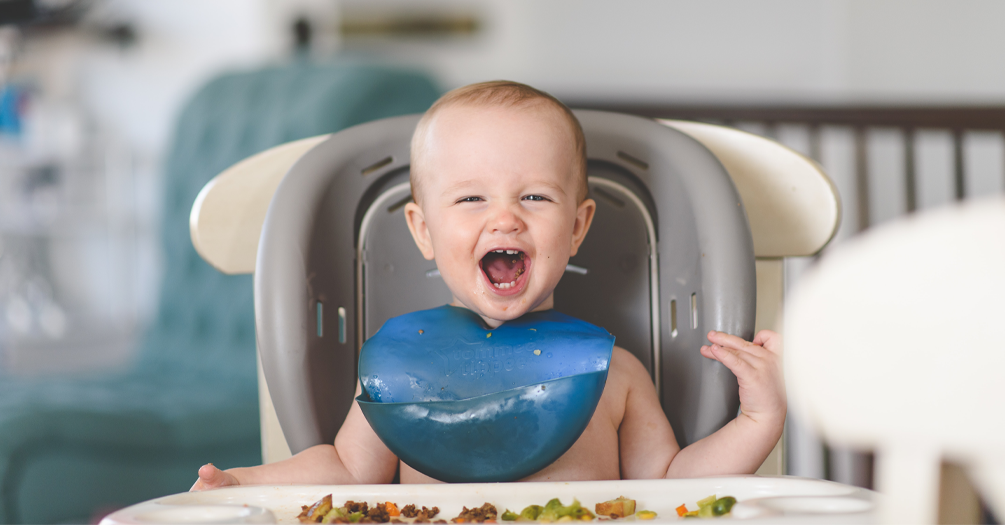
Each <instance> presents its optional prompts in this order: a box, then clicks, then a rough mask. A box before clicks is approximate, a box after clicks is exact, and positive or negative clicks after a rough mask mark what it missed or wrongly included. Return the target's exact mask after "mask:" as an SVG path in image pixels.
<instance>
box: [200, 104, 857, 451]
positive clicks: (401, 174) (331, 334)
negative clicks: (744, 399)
mask: <svg viewBox="0 0 1005 525" xmlns="http://www.w3.org/2000/svg"><path fill="white" fill-rule="evenodd" d="M576 114H577V116H578V117H579V119H580V121H581V123H582V124H583V127H584V131H585V133H586V137H587V150H588V155H589V158H590V164H589V176H590V193H591V197H592V198H594V199H595V200H596V201H597V204H598V211H597V217H596V220H595V221H594V226H593V227H592V229H591V232H590V234H589V235H588V236H587V241H586V242H584V245H583V247H582V248H581V252H580V253H579V254H578V255H577V256H576V257H574V258H573V259H572V260H571V261H570V266H569V268H568V270H567V272H566V276H565V278H563V280H562V282H561V283H560V285H559V288H558V289H557V290H556V307H557V308H558V309H559V310H561V311H563V312H565V313H568V314H570V315H574V316H577V317H580V318H582V319H585V320H587V321H590V322H593V323H595V324H598V325H600V326H603V327H605V328H607V329H608V330H610V331H611V332H612V333H613V334H614V335H615V336H617V338H618V341H617V344H619V345H620V346H623V347H625V348H626V349H628V350H629V351H632V352H633V353H634V354H635V355H636V356H637V357H638V358H639V359H640V361H642V363H643V364H645V365H646V367H647V368H648V369H649V371H650V373H652V374H653V379H654V381H655V382H656V384H657V386H658V387H659V388H660V391H661V400H662V402H663V406H664V409H665V411H666V413H667V416H668V418H669V419H670V421H671V423H672V425H673V426H674V430H675V432H676V435H677V438H678V441H680V442H681V445H686V444H688V443H690V442H693V441H695V440H697V439H700V438H701V437H704V436H705V435H708V434H709V433H711V432H713V431H715V430H716V429H718V428H719V427H720V426H721V425H722V424H724V423H725V422H726V421H728V420H729V419H731V418H732V417H734V416H735V414H736V410H737V406H738V398H737V394H736V389H737V386H736V382H735V379H734V378H733V376H732V374H730V373H729V371H728V370H726V369H725V368H724V367H722V366H721V365H719V364H718V363H715V362H711V361H708V360H705V359H704V358H702V357H701V356H700V355H699V354H698V352H697V349H698V347H699V346H701V344H702V343H703V342H704V341H705V334H706V333H707V331H708V330H711V329H716V330H723V331H727V332H731V333H735V334H737V335H741V336H743V337H746V338H750V337H751V336H752V334H753V329H754V324H755V319H754V315H755V308H761V307H762V301H761V299H760V298H757V297H755V264H754V258H755V253H757V254H758V255H767V256H768V257H770V258H778V257H782V256H786V255H808V254H812V253H815V252H816V251H818V250H819V249H820V248H821V247H822V246H823V245H824V244H826V242H827V241H828V240H829V239H830V237H831V236H832V235H833V233H834V230H835V228H836V224H837V217H838V213H839V212H838V203H837V199H836V194H835V193H834V191H833V187H832V186H831V185H830V183H829V181H828V180H827V179H826V177H825V176H823V175H822V173H821V172H820V171H819V169H818V168H817V167H816V166H815V165H814V164H813V163H812V162H810V161H807V160H806V159H804V158H802V157H801V156H799V155H797V154H795V153H793V152H791V151H789V150H787V149H785V148H783V147H781V146H779V145H777V144H775V143H773V142H770V141H766V140H765V139H762V138H759V137H755V136H753V135H749V134H746V133H742V132H739V131H736V130H730V129H727V128H721V127H718V126H708V125H703V124H696V123H685V122H668V123H666V124H665V125H662V124H660V123H657V122H654V121H652V120H648V119H642V118H638V117H632V116H628V115H619V114H611V113H603V112H595V111H577V112H576ZM417 119H418V117H417V116H414V117H400V118H396V119H387V120H384V121H378V122H372V123H369V124H365V125H362V126H357V127H356V128H352V129H350V130H346V131H343V132H340V133H338V134H335V135H332V136H330V137H318V138H315V139H307V140H304V141H300V142H297V143H291V144H288V145H285V146H283V147H280V148H275V149H273V150H269V151H267V152H264V153H262V154H260V155H258V156H256V157H253V158H250V159H248V160H246V161H245V162H243V163H241V164H238V165H236V166H234V167H233V168H232V169H231V170H228V172H225V173H223V174H221V175H220V176H219V177H218V178H217V179H216V181H215V182H214V183H211V184H210V185H208V186H207V187H206V189H205V190H204V192H203V194H201V195H200V199H199V200H198V201H197V203H196V205H195V207H194V208H193V214H192V224H191V226H192V236H193V242H194V244H195V245H196V247H197V249H199V251H200V253H201V254H202V255H203V256H204V257H205V258H206V259H207V260H209V261H210V262H211V263H213V264H214V265H215V266H217V268H219V269H221V270H222V271H225V272H247V271H255V273H256V277H255V288H256V290H255V292H256V293H255V295H256V315H257V317H256V321H257V324H258V326H257V329H258V343H259V349H260V351H261V356H262V364H263V366H264V369H265V374H264V379H265V381H263V389H262V392H263V396H262V401H263V425H264V434H265V435H264V439H265V441H267V443H265V444H264V445H263V446H264V447H266V459H267V460H272V459H277V458H278V457H280V456H282V455H284V454H288V453H289V452H288V451H285V450H284V447H283V446H282V445H284V444H288V445H289V451H292V452H297V451H299V450H302V449H304V448H307V447H308V446H311V445H314V444H317V443H322V442H331V441H332V440H333V439H334V436H335V433H336V432H337V430H338V428H339V426H340V425H341V422H342V419H343V418H344V416H345V413H346V412H347V411H348V408H349V406H350V404H351V402H352V394H353V391H354V389H355V385H356V376H355V372H356V371H355V359H356V351H357V350H358V347H359V345H360V344H362V341H363V340H364V339H365V337H368V336H369V335H372V334H373V333H374V332H375V331H376V330H377V329H378V328H379V327H380V325H381V324H382V323H383V321H384V320H386V319H387V318H389V317H391V316H394V315H399V314H402V313H406V312H409V311H412V310H416V309H420V308H428V307H432V306H437V305H439V304H443V303H445V302H447V301H449V299H450V295H449V292H448V291H447V290H446V288H445V286H444V285H443V284H442V281H441V280H440V279H439V278H438V275H437V273H436V269H435V267H434V266H433V263H431V262H428V261H425V260H423V259H422V258H421V256H420V255H419V253H418V251H417V250H416V249H415V248H414V243H413V242H412V240H411V237H410V236H409V234H408V232H407V228H406V227H405V224H404V221H403V219H402V213H401V207H403V206H404V204H405V203H406V202H408V199H409V198H410V195H409V188H408V184H407V181H408V173H407V168H408V157H409V155H408V152H409V150H408V147H409V140H410V137H411V133H412V130H413V129H414V126H415V123H416V122H417ZM287 168H289V170H288V172H287ZM779 168H781V169H779ZM730 176H732V180H733V181H736V182H737V184H736V186H735V187H734V184H733V182H731V178H730ZM280 181H281V182H280ZM772 185H781V186H784V188H785V189H786V191H785V192H782V193H781V194H776V192H774V191H772ZM277 186H278V190H277V189H276V188H277ZM738 188H739V189H740V190H741V191H740V192H739V193H738V192H737V189H738ZM794 193H795V194H797V195H798V198H795V199H793V198H792V197H791V196H792V195H793V194H794ZM741 195H743V196H744V197H747V196H749V195H752V196H756V197H757V198H758V199H760V200H761V201H763V202H757V203H755V205H754V206H753V209H755V210H760V211H758V216H757V217H756V218H752V219H751V221H750V223H751V224H752V225H755V226H756V229H757V230H756V231H759V232H761V233H760V235H757V234H755V235H754V237H753V238H752V237H751V233H750V229H749V227H748V223H747V218H746V216H745V212H744V202H743V200H741ZM270 199H271V204H269V202H270ZM763 203H769V204H768V205H767V210H768V211H767V212H765V211H764V208H765V206H764V205H763ZM266 207H267V208H268V213H267V216H266V213H265V209H266ZM808 217H823V219H821V220H808ZM778 229H783V230H786V231H785V234H783V235H779V234H777V233H776V232H775V231H774V230H778ZM766 230H771V231H770V232H768V231H766ZM259 234H260V237H259ZM759 246H760V248H759ZM256 248H257V260H256V259H254V258H253V257H252V256H253V254H256ZM762 262H763V263H767V264H768V266H767V267H766V268H767V272H760V269H761V267H762ZM775 262H776V260H774V259H772V260H767V261H759V262H758V263H757V268H758V275H757V282H758V284H760V282H761V276H760V273H766V275H768V278H767V280H765V283H767V284H768V285H769V288H779V290H774V289H772V290H768V291H769V293H768V294H766V295H767V297H769V298H774V302H768V303H765V304H764V305H763V311H764V312H765V315H764V316H762V317H766V318H773V316H774V315H775V313H776V312H777V308H778V299H779V298H780V296H781V293H780V286H781V281H780V278H779V276H780V266H779V265H776V264H774V263H775ZM403 292H405V293H403ZM273 403H274V404H275V409H276V410H275V412H274V413H273V411H272V404H273ZM276 414H278V420H279V421H281V422H282V431H281V432H278V431H277V429H276V428H275V426H270V425H269V423H268V422H269V421H274V420H275V418H276ZM268 442H271V443H273V444H275V445H277V446H275V448H271V445H270V444H269V443H268ZM280 442H283V443H280Z"/></svg>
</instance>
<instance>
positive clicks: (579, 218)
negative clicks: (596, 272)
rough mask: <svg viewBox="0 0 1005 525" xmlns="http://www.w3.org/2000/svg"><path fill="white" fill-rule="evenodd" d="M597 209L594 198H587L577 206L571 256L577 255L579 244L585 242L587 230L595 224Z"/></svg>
mask: <svg viewBox="0 0 1005 525" xmlns="http://www.w3.org/2000/svg"><path fill="white" fill-rule="evenodd" d="M596 211H597V203H596V201H594V200H593V199H586V200H584V201H583V202H581V203H579V207H577V208H576V223H575V224H573V225H572V251H571V252H570V253H569V255H570V256H573V255H576V252H578V251H579V245H580V244H583V239H585V238H586V232H588V231H590V224H593V213H594V212H596Z"/></svg>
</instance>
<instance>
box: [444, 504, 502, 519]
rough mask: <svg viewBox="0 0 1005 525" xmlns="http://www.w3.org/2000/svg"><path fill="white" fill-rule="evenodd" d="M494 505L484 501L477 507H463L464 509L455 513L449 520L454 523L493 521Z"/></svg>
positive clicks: (494, 517) (494, 515) (494, 516)
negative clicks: (454, 516) (455, 515)
mask: <svg viewBox="0 0 1005 525" xmlns="http://www.w3.org/2000/svg"><path fill="white" fill-rule="evenodd" d="M496 514H497V512H496V507H495V505H492V504H491V503H486V504H484V505H482V506H481V507H478V508H477V509H469V508H467V507H464V510H462V511H461V513H460V514H458V515H457V517H456V518H454V519H452V520H450V521H452V522H454V523H485V522H493V523H494V522H495V521H496Z"/></svg>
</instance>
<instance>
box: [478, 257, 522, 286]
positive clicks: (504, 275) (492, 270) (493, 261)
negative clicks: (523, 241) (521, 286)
mask: <svg viewBox="0 0 1005 525" xmlns="http://www.w3.org/2000/svg"><path fill="white" fill-rule="evenodd" d="M481 265H482V271H483V272H485V276H486V277H488V278H489V282H491V283H492V285H493V286H495V287H496V288H498V289H500V290H506V289H509V288H512V287H514V286H516V281H517V279H519V278H520V276H521V275H523V273H524V272H525V271H526V270H527V267H526V264H525V263H524V253H523V252H521V251H520V250H493V251H491V252H489V253H486V254H485V257H482V262H481Z"/></svg>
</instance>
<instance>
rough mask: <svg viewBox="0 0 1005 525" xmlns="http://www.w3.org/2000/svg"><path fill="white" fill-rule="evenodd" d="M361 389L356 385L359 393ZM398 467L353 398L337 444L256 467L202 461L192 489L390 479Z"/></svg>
mask: <svg viewBox="0 0 1005 525" xmlns="http://www.w3.org/2000/svg"><path fill="white" fill-rule="evenodd" d="M359 389H360V387H359V385H357V386H356V395H359V393H360V390H359ZM397 468H398V458H397V457H395V455H394V454H393V453H392V452H391V451H390V450H388V449H387V447H386V446H385V445H384V443H383V442H382V441H381V440H380V438H378V437H377V434H376V433H374V431H373V429H372V428H370V424H369V423H367V421H366V418H365V417H364V416H363V412H362V411H361V410H360V408H359V405H358V404H357V403H356V402H353V404H352V408H351V409H350V410H349V415H348V416H346V419H345V423H343V424H342V428H341V429H339V431H338V435H336V436H335V444H334V446H333V445H316V446H313V447H311V448H309V449H307V450H304V451H303V452H300V453H299V454H297V455H295V456H293V457H291V458H289V459H286V460H283V461H277V462H275V463H269V464H267V465H259V466H257V467H245V468H233V469H228V470H225V471H224V470H220V469H218V468H216V467H215V466H213V465H212V464H207V465H203V466H202V468H200V469H199V479H198V480H197V481H196V482H195V485H193V486H192V490H205V489H213V488H218V487H224V486H227V485H265V484H269V485H272V484H281V483H306V484H320V485H349V484H362V483H390V482H391V481H392V480H393V479H394V473H395V472H396V470H397Z"/></svg>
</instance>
